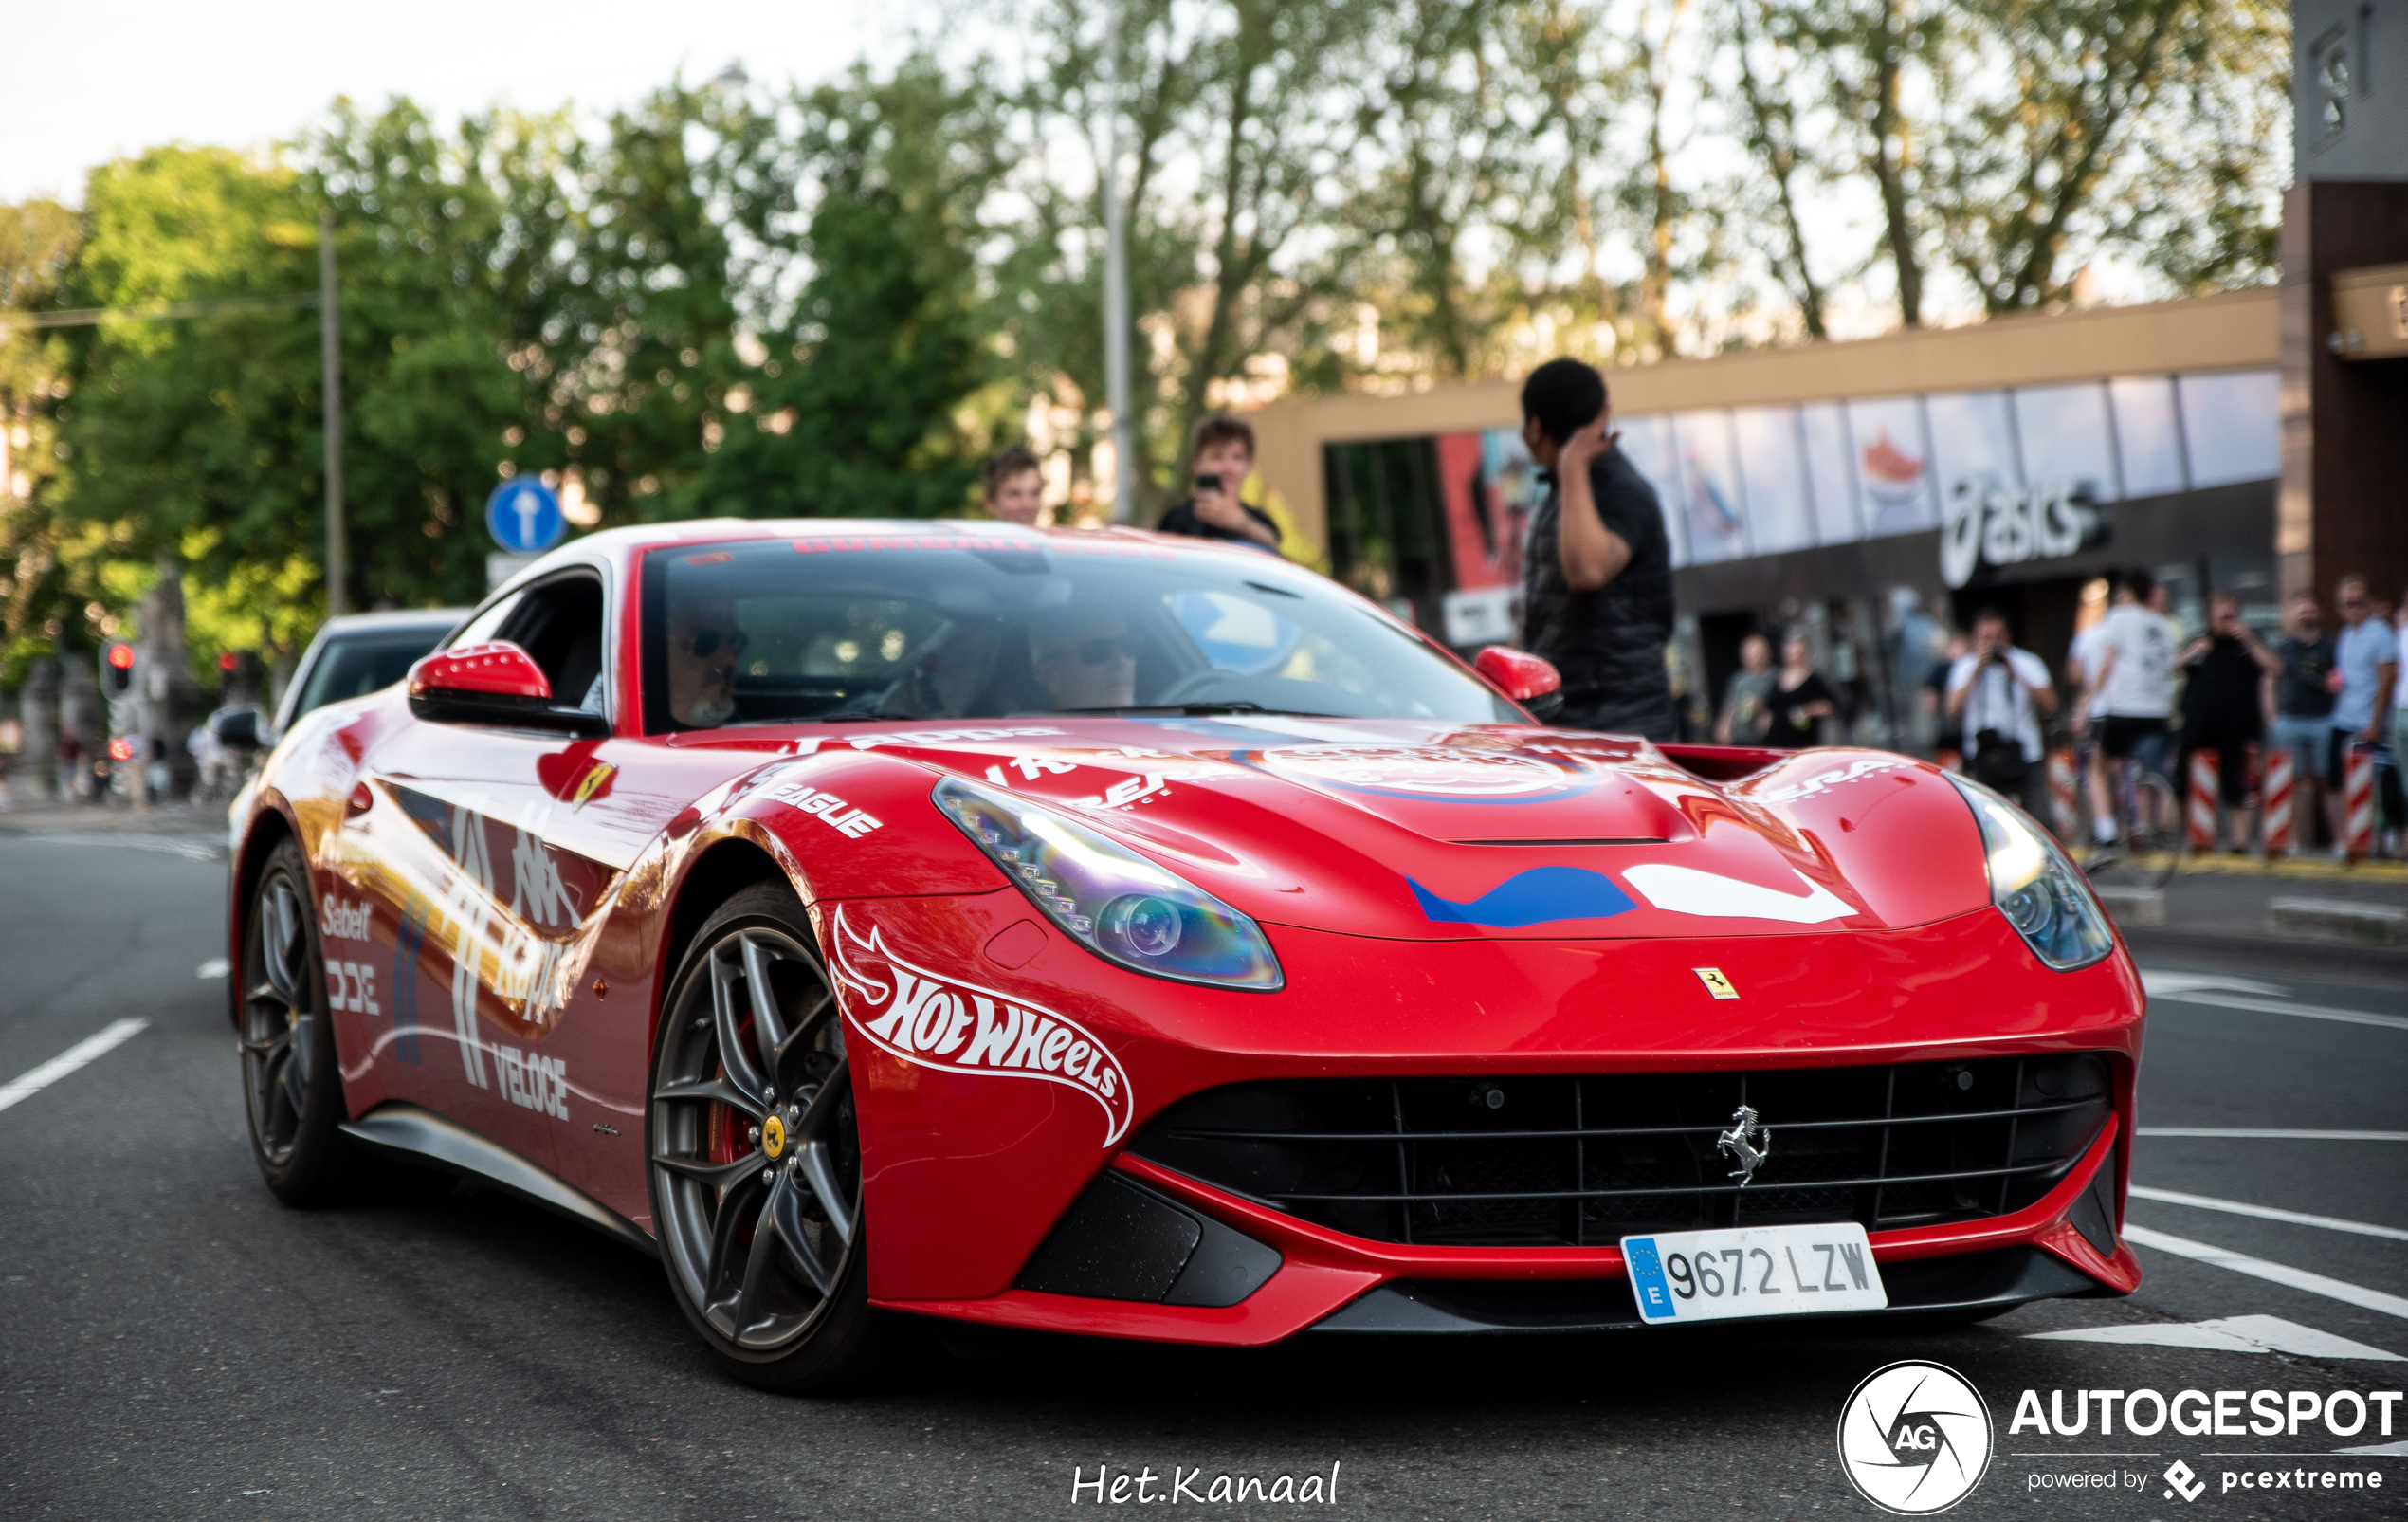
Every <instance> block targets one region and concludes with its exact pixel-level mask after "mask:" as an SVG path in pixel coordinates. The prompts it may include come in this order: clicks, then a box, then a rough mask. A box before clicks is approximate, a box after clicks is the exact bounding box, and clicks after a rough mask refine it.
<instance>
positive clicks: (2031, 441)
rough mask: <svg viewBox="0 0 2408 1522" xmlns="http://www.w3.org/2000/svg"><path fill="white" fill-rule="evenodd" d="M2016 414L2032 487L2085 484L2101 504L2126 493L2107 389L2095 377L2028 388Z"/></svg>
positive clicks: (2025, 470) (2017, 396) (2020, 395)
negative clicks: (2117, 463) (2109, 417)
mask: <svg viewBox="0 0 2408 1522" xmlns="http://www.w3.org/2000/svg"><path fill="white" fill-rule="evenodd" d="M2015 415H2016V434H2017V436H2018V438H2019V439H2020V441H2021V443H2022V446H2023V479H2024V480H2026V481H2028V482H2031V483H2032V484H2033V485H2034V486H2042V485H2047V484H2052V483H2055V482H2060V481H2071V482H2075V483H2079V484H2082V485H2086V486H2089V488H2090V495H2091V497H2092V499H2093V500H2095V501H2098V502H2113V501H2114V500H2115V499H2117V498H2118V497H2121V496H2122V495H2123V494H2124V493H2123V488H2122V485H2121V483H2119V482H2118V481H2117V480H2116V469H2115V441H2114V439H2113V438H2112V437H2111V436H2110V434H2109V431H2108V427H2107V388H2106V387H2104V386H2102V385H2100V384H2099V383H2098V382H2097V381H2095V380H2086V381H2082V382H2080V383H2079V384H2076V385H2071V386H2027V387H2025V388H2023V389H2022V390H2020V391H2018V392H2016V394H2015Z"/></svg>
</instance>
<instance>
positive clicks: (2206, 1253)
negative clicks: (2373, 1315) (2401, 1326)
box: [2124, 1221, 2408, 1320]
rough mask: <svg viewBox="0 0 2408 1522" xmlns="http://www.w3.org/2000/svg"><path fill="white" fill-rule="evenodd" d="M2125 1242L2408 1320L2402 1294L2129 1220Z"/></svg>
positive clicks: (2126, 1224)
mask: <svg viewBox="0 0 2408 1522" xmlns="http://www.w3.org/2000/svg"><path fill="white" fill-rule="evenodd" d="M2124 1239H2125V1241H2128V1242H2137V1243H2139V1244H2140V1245H2141V1246H2143V1247H2154V1248H2156V1249H2157V1250H2158V1251H2159V1252H2161V1253H2172V1254H2173V1255H2174V1256H2177V1257H2187V1258H2193V1259H2195V1260H2197V1261H2198V1262H2201V1263H2212V1264H2214V1265H2215V1266H2216V1267H2217V1268H2225V1269H2231V1270H2232V1271H2233V1272H2234V1273H2235V1274H2249V1275H2250V1276H2251V1277H2253V1278H2259V1279H2264V1280H2266V1281H2267V1282H2268V1283H2270V1284H2281V1285H2286V1286H2288V1287H2289V1288H2291V1289H2294V1290H2305V1291H2307V1292H2308V1293H2309V1294H2321V1295H2323V1296H2325V1297H2326V1299H2329V1300H2339V1301H2341V1302H2343V1303H2344V1304H2345V1305H2354V1306H2358V1307H2360V1308H2362V1309H2363V1310H2367V1311H2381V1312H2382V1313H2383V1314H2384V1315H2387V1316H2399V1317H2400V1318H2401V1319H2402V1320H2408V1300H2403V1299H2401V1298H2400V1297H2399V1295H2396V1294H2385V1293H2383V1292H2381V1290H2369V1289H2367V1288H2365V1287H2364V1286H2363V1285H2358V1284H2349V1283H2345V1282H2344V1281H2343V1280H2340V1279H2328V1278H2326V1276H2325V1275H2324V1274H2310V1273H2308V1271H2307V1270H2306V1269H2295V1268H2292V1267H2291V1266H2290V1265H2289V1264H2288V1263H2271V1262H2269V1261H2267V1260H2266V1259H2265V1258H2262V1257H2252V1256H2249V1255H2248V1254H2247V1253H2235V1252H2234V1251H2233V1250H2232V1249H2230V1248H2225V1247H2216V1246H2214V1245H2212V1244H2210V1243H2207V1242H2195V1241H2193V1240H2191V1239H2190V1238H2187V1237H2176V1236H2173V1235H2171V1234H2169V1233H2166V1232H2162V1231H2151V1230H2149V1229H2148V1228H2147V1227H2146V1226H2135V1225H2133V1224H2132V1223H2131V1222H2130V1221H2126V1222H2125V1224H2124Z"/></svg>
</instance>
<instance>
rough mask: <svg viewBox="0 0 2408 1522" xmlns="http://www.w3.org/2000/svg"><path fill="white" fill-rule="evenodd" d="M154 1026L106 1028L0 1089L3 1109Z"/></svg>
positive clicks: (135, 1022)
mask: <svg viewBox="0 0 2408 1522" xmlns="http://www.w3.org/2000/svg"><path fill="white" fill-rule="evenodd" d="M150 1023H151V1022H150V1021H149V1020H145V1019H123V1020H119V1021H117V1022H115V1023H114V1024H111V1025H107V1026H103V1027H102V1028H101V1030H100V1033H99V1034H98V1035H95V1036H85V1037H84V1038H83V1039H82V1040H81V1041H78V1042H77V1043H75V1045H73V1046H71V1047H69V1048H67V1049H66V1050H65V1051H64V1052H62V1053H60V1054H58V1055H57V1056H55V1057H52V1058H51V1059H50V1060H49V1061H47V1062H46V1063H44V1064H42V1066H40V1067H38V1068H36V1069H34V1070H33V1071H32V1072H31V1073H27V1074H26V1075H25V1076H23V1077H21V1078H12V1079H10V1080H9V1083H8V1085H7V1086H6V1087H5V1088H0V1109H8V1108H9V1107H10V1106H11V1105H14V1104H15V1103H16V1102H17V1101H18V1100H20V1099H27V1098H30V1097H31V1096H33V1095H34V1094H36V1093H39V1092H41V1091H43V1090H45V1089H47V1088H48V1087H50V1085H52V1084H54V1083H57V1082H58V1081H59V1080H60V1079H62V1078H64V1077H65V1076H66V1075H67V1074H68V1073H73V1072H74V1071H75V1070H76V1069H78V1068H80V1067H82V1066H83V1065H84V1064H85V1063H87V1062H90V1061H91V1060H92V1059H93V1058H95V1057H98V1056H100V1055H102V1054H105V1053H107V1052H109V1051H110V1050H111V1049H113V1048H115V1047H117V1046H119V1045H120V1044H121V1043H123V1042H125V1041H127V1040H130V1039H132V1038H133V1036H135V1035H136V1034H137V1033H138V1032H141V1031H143V1030H146V1029H148V1028H149V1026H150Z"/></svg>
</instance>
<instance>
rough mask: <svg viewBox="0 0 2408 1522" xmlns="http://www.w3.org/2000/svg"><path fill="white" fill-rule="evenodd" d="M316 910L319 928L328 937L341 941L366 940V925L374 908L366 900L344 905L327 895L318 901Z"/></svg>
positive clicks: (371, 917) (334, 897) (339, 900)
mask: <svg viewBox="0 0 2408 1522" xmlns="http://www.w3.org/2000/svg"><path fill="white" fill-rule="evenodd" d="M318 908H319V928H320V929H321V930H322V931H323V932H324V933H325V934H326V935H328V936H329V937H332V938H334V939H337V940H341V941H365V940H367V939H368V925H369V922H370V921H371V920H372V919H373V918H374V906H373V905H372V904H371V903H370V902H369V901H368V900H367V899H361V900H360V901H359V902H358V903H356V904H346V903H344V902H343V901H342V900H341V899H339V898H337V897H336V896H335V895H334V894H332V893H329V894H327V895H326V896H325V897H324V898H322V899H320V900H319V904H318Z"/></svg>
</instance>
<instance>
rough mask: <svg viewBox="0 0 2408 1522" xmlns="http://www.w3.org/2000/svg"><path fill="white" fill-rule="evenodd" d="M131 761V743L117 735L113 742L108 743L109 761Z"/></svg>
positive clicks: (132, 753) (132, 749)
mask: <svg viewBox="0 0 2408 1522" xmlns="http://www.w3.org/2000/svg"><path fill="white" fill-rule="evenodd" d="M133 759H134V742H133V741H131V740H128V739H126V738H125V737H124V736H123V735H119V736H118V737H117V738H116V739H115V740H112V741H110V742H109V760H111V761H132V760H133Z"/></svg>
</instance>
